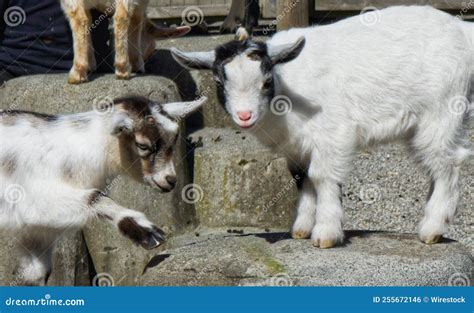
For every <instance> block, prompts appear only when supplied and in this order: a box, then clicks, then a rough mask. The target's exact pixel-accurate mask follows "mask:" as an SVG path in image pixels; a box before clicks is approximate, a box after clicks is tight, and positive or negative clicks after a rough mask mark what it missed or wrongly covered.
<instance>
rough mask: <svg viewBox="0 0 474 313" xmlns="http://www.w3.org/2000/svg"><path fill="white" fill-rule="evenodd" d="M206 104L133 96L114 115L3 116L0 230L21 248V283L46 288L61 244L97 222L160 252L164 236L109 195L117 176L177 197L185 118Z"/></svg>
mask: <svg viewBox="0 0 474 313" xmlns="http://www.w3.org/2000/svg"><path fill="white" fill-rule="evenodd" d="M205 100H206V99H205V98H201V99H199V100H196V101H193V102H183V103H169V104H164V105H161V104H158V103H155V102H152V101H150V100H148V99H146V98H141V97H126V98H121V99H116V100H115V101H114V103H113V106H111V110H109V111H110V112H109V113H107V114H104V113H102V114H99V113H98V112H97V111H91V112H86V113H79V114H72V115H58V116H54V115H45V114H39V113H33V112H25V111H0V147H1V149H0V231H5V232H8V233H9V234H11V235H14V236H15V238H16V239H17V241H18V243H19V248H20V253H21V255H20V258H21V259H20V263H19V266H18V275H19V279H20V281H21V282H22V283H23V284H27V285H44V284H46V282H47V279H48V276H49V274H50V272H51V270H52V250H53V247H54V243H55V242H56V241H57V240H58V238H59V237H60V236H61V235H62V234H64V233H65V232H67V231H71V230H78V229H80V228H82V227H83V226H85V225H86V224H87V223H88V222H89V221H90V220H91V219H93V218H95V217H99V218H101V219H104V220H106V221H108V222H110V223H112V224H113V225H115V226H116V227H117V228H118V230H119V231H120V232H121V233H122V234H123V235H124V236H126V237H128V238H129V239H131V240H132V241H133V242H135V243H136V244H139V245H141V246H143V247H144V248H145V249H153V248H155V247H157V246H159V245H160V244H161V243H162V242H163V240H164V234H163V232H162V231H161V230H160V229H158V228H157V227H156V226H155V225H154V224H153V223H152V222H150V221H149V220H148V219H147V218H146V217H145V215H144V214H142V213H141V212H138V211H134V210H131V209H128V208H125V207H122V206H120V205H118V204H116V203H115V202H114V201H113V200H112V199H110V198H109V197H107V196H106V195H105V194H104V193H103V192H102V191H104V190H105V189H104V188H106V181H107V180H108V179H113V178H114V177H117V176H118V175H127V176H130V177H132V178H133V179H135V180H137V181H140V182H142V183H144V184H147V185H150V186H152V187H154V188H156V189H157V190H159V191H161V192H169V191H171V190H172V189H173V188H174V187H175V185H176V173H175V168H174V164H173V160H172V157H173V154H174V147H175V144H176V141H177V139H178V130H179V126H178V119H179V118H181V117H184V116H185V115H187V114H189V113H191V112H193V111H195V110H196V109H198V108H199V107H200V106H201V105H202V103H203V102H204V101H205Z"/></svg>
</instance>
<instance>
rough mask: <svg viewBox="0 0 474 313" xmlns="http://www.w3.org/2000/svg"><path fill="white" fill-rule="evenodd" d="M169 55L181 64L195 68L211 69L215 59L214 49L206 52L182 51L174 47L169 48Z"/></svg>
mask: <svg viewBox="0 0 474 313" xmlns="http://www.w3.org/2000/svg"><path fill="white" fill-rule="evenodd" d="M171 55H172V56H173V58H174V59H175V60H176V62H178V63H179V64H181V65H182V66H184V67H187V68H189V69H195V70H208V69H211V68H212V65H213V64H214V61H215V60H216V53H215V51H214V50H212V51H207V52H183V51H180V50H178V49H176V48H171Z"/></svg>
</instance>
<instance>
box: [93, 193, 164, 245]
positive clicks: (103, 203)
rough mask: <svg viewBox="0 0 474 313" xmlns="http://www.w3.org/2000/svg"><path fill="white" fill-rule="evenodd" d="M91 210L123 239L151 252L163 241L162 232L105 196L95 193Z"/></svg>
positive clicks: (144, 217)
mask: <svg viewBox="0 0 474 313" xmlns="http://www.w3.org/2000/svg"><path fill="white" fill-rule="evenodd" d="M92 197H93V200H92V201H91V204H90V206H91V209H92V211H93V213H94V214H96V215H97V216H99V217H100V218H102V219H105V220H107V221H108V222H110V223H112V224H113V225H114V226H115V227H117V228H118V230H119V231H120V232H121V233H122V235H124V236H125V237H127V238H129V239H130V240H132V241H133V242H134V243H136V244H137V245H141V246H142V247H143V248H145V249H148V250H151V249H154V248H157V247H158V246H160V245H161V244H162V243H163V242H164V241H165V234H164V232H163V231H162V230H161V229H159V228H158V227H156V226H155V225H154V224H153V223H152V222H150V221H149V220H148V219H147V218H146V216H145V215H144V214H143V213H141V212H138V211H134V210H130V209H127V208H124V207H122V206H120V205H118V204H117V203H115V202H114V201H113V200H112V199H110V198H109V197H107V196H106V195H104V194H102V193H100V192H95V194H93V195H92Z"/></svg>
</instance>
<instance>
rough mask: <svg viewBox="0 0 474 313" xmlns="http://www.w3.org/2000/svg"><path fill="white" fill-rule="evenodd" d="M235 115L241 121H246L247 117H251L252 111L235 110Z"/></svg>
mask: <svg viewBox="0 0 474 313" xmlns="http://www.w3.org/2000/svg"><path fill="white" fill-rule="evenodd" d="M237 116H238V117H239V119H240V120H241V121H248V120H249V119H251V118H252V112H250V111H240V112H237Z"/></svg>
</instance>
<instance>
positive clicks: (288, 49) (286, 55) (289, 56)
mask: <svg viewBox="0 0 474 313" xmlns="http://www.w3.org/2000/svg"><path fill="white" fill-rule="evenodd" d="M305 43H306V39H305V38H304V37H300V38H299V39H298V40H297V41H296V42H295V43H291V44H286V45H279V46H268V55H269V56H270V59H271V60H272V63H273V64H274V65H276V64H280V63H286V62H290V61H292V60H294V59H295V58H296V57H297V56H298V55H300V53H301V51H302V50H303V48H304V45H305Z"/></svg>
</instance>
